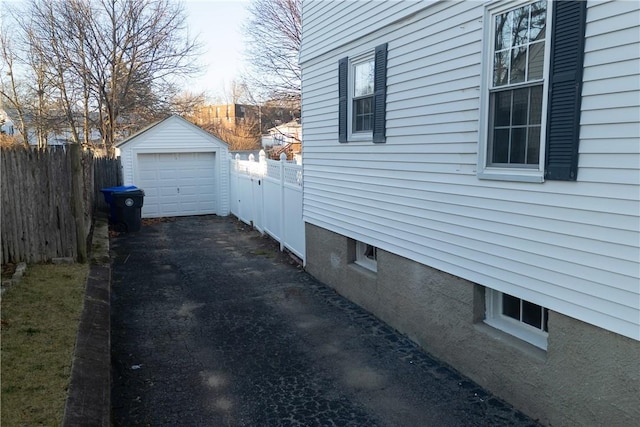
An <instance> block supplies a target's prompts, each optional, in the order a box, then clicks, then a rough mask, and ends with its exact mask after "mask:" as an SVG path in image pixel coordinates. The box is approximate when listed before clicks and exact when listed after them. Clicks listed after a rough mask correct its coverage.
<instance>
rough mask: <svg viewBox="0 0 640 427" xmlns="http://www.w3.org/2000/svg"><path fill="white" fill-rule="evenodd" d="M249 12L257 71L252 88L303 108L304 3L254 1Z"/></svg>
mask: <svg viewBox="0 0 640 427" xmlns="http://www.w3.org/2000/svg"><path fill="white" fill-rule="evenodd" d="M249 12H250V16H251V17H250V19H249V21H248V22H247V23H246V25H245V27H244V31H245V34H246V35H247V38H248V39H249V46H250V47H249V49H248V51H247V53H248V60H249V62H250V63H251V65H252V68H253V70H252V73H251V74H250V76H248V80H249V82H250V84H251V85H252V86H256V87H257V88H260V89H261V91H262V92H263V96H264V97H266V98H271V99H279V100H289V101H291V102H293V104H297V105H299V103H300V77H301V74H300V66H299V65H298V54H299V52H300V42H301V40H302V0H253V1H252V3H251V5H250V6H249Z"/></svg>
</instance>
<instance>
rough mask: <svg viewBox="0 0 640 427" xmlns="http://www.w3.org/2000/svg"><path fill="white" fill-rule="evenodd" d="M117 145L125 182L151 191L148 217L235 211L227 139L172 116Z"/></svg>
mask: <svg viewBox="0 0 640 427" xmlns="http://www.w3.org/2000/svg"><path fill="white" fill-rule="evenodd" d="M117 148H118V149H119V152H120V158H121V161H122V174H123V179H124V185H135V186H137V187H140V188H142V189H143V190H144V192H145V197H144V205H143V207H142V217H143V218H157V217H165V216H187V215H207V214H216V215H221V216H226V215H228V214H229V147H228V146H227V144H226V143H225V142H224V141H221V140H220V139H218V138H216V137H215V136H213V135H211V134H209V133H208V132H205V131H204V130H202V129H200V128H199V127H198V126H196V125H194V124H192V123H190V122H188V121H187V120H185V119H183V118H182V117H179V116H170V117H168V118H166V119H164V120H162V121H160V122H158V123H156V124H154V125H152V126H149V127H148V128H146V129H144V130H142V131H140V132H138V133H137V134H135V135H133V136H131V137H129V138H128V139H126V140H124V141H123V142H121V143H120V144H118V146H117Z"/></svg>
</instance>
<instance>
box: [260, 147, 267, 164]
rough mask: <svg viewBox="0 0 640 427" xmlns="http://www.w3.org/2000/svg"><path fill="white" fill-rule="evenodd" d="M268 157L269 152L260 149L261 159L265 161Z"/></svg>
mask: <svg viewBox="0 0 640 427" xmlns="http://www.w3.org/2000/svg"><path fill="white" fill-rule="evenodd" d="M266 158H267V153H265V152H264V150H260V161H261V162H264V161H265V159H266Z"/></svg>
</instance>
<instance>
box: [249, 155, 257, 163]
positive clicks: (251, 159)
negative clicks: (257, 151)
mask: <svg viewBox="0 0 640 427" xmlns="http://www.w3.org/2000/svg"><path fill="white" fill-rule="evenodd" d="M255 159H256V156H254V155H253V153H251V154H249V161H250V162H253V161H254V160H255Z"/></svg>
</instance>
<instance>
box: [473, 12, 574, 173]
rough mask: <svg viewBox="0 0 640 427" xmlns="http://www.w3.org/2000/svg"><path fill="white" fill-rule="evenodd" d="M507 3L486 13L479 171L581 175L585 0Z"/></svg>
mask: <svg viewBox="0 0 640 427" xmlns="http://www.w3.org/2000/svg"><path fill="white" fill-rule="evenodd" d="M503 5H504V3H502V2H496V3H495V4H494V5H492V6H490V8H489V9H487V16H486V18H485V52H486V55H484V57H485V74H486V76H487V81H486V82H485V85H486V86H485V88H486V89H485V90H483V92H482V93H483V95H482V96H483V100H482V105H483V114H482V115H481V117H482V118H481V127H483V132H482V133H483V137H482V142H481V144H482V146H483V149H482V150H480V151H479V153H480V156H481V158H480V159H479V163H480V165H479V170H478V174H479V177H480V178H489V179H509V180H522V181H533V182H542V181H543V180H544V179H563V180H575V179H576V177H577V158H578V157H577V156H578V150H577V147H578V142H579V139H578V138H579V121H580V120H579V114H580V99H581V84H582V59H583V52H584V27H585V24H584V22H585V16H586V8H585V5H584V2H551V1H546V0H539V1H534V2H529V3H527V4H521V5H519V6H518V7H515V8H514V7H511V8H505V7H504V6H503ZM552 9H553V10H552ZM559 28H560V30H558V29H559ZM552 39H553V43H551V40H552ZM554 76H557V77H554ZM546 94H550V95H549V96H547V95H546Z"/></svg>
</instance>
